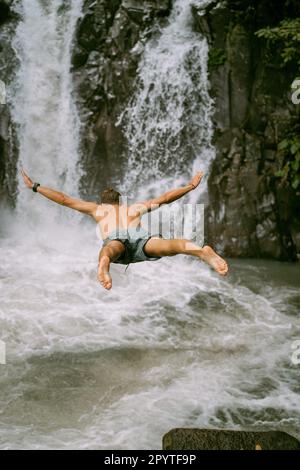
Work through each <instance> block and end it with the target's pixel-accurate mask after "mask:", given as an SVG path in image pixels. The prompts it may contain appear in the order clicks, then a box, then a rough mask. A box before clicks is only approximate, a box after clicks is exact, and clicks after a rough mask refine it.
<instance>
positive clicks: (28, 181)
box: [21, 168, 33, 189]
mask: <svg viewBox="0 0 300 470" xmlns="http://www.w3.org/2000/svg"><path fill="white" fill-rule="evenodd" d="M21 173H22V176H23V181H24V183H25V185H26V186H27V188H29V189H32V188H33V181H32V180H31V179H30V178H29V176H28V175H27V173H25V171H24V170H23V168H22V170H21Z"/></svg>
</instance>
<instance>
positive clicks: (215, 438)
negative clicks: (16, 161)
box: [163, 428, 300, 450]
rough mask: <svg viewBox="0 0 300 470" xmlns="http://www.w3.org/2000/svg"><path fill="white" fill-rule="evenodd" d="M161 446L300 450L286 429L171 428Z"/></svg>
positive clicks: (299, 444) (190, 448) (165, 447)
mask: <svg viewBox="0 0 300 470" xmlns="http://www.w3.org/2000/svg"><path fill="white" fill-rule="evenodd" d="M163 449H164V450H300V442H299V441H298V440H297V439H296V438H294V437H292V436H290V435H289V434H286V433H285V432H279V431H269V432H252V431H224V430H215V429H183V428H177V429H172V430H171V431H169V432H168V433H167V434H165V435H164V436H163Z"/></svg>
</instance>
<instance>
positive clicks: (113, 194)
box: [101, 188, 121, 204]
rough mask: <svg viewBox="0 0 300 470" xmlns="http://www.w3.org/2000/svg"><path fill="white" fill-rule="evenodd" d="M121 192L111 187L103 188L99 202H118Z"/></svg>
mask: <svg viewBox="0 0 300 470" xmlns="http://www.w3.org/2000/svg"><path fill="white" fill-rule="evenodd" d="M120 198H121V194H120V193H119V192H118V191H116V190H115V189H112V188H107V189H104V191H102V193H101V203H102V204H119V203H120Z"/></svg>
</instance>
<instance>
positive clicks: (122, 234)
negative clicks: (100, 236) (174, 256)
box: [103, 228, 162, 264]
mask: <svg viewBox="0 0 300 470" xmlns="http://www.w3.org/2000/svg"><path fill="white" fill-rule="evenodd" d="M152 237H159V238H162V235H161V234H157V235H156V234H155V235H151V234H150V233H149V232H147V231H146V230H145V229H143V228H134V229H130V228H129V229H128V230H126V229H125V230H124V229H119V230H118V229H117V230H114V231H113V232H111V233H110V234H109V236H108V237H107V238H106V239H105V240H103V247H104V246H106V245H108V243H110V242H111V241H114V240H117V241H120V242H122V243H123V245H124V246H125V251H124V253H123V254H122V255H121V256H120V258H118V259H117V260H116V261H114V263H117V264H130V263H139V262H141V261H157V260H158V259H160V258H161V257H160V256H157V257H154V258H150V257H149V256H147V255H146V254H145V252H144V247H145V245H146V243H147V241H148V240H149V239H150V238H152Z"/></svg>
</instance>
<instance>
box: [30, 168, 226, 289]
mask: <svg viewBox="0 0 300 470" xmlns="http://www.w3.org/2000/svg"><path fill="white" fill-rule="evenodd" d="M22 176H23V179H24V183H25V185H26V186H27V187H28V188H29V189H31V190H33V191H34V192H35V193H40V194H41V195H42V196H44V197H46V198H48V199H50V200H51V201H54V202H56V203H57V204H60V205H62V206H66V207H69V208H70V209H74V210H77V211H79V212H82V213H84V214H87V215H90V216H91V217H93V219H94V220H95V221H96V222H97V224H99V227H100V232H101V236H102V238H103V240H104V242H103V247H102V249H101V251H100V254H99V265H98V280H99V282H100V283H101V284H102V286H103V287H104V288H105V289H107V290H110V289H111V287H112V278H111V275H110V272H109V268H110V264H111V263H118V264H126V265H128V264H129V263H138V262H140V261H156V260H158V259H160V258H162V257H164V256H174V255H179V254H184V255H190V256H195V257H197V258H199V259H200V260H201V261H204V262H205V263H207V264H208V265H210V266H211V267H212V268H213V269H214V270H215V271H217V272H218V273H219V274H220V275H221V276H225V275H226V274H227V272H228V265H227V263H226V261H225V260H223V259H222V258H221V257H220V256H219V255H217V253H216V252H215V251H214V250H213V249H212V248H211V247H210V246H204V247H203V248H201V247H200V246H198V245H196V244H194V243H193V242H191V241H190V240H185V239H173V240H169V239H168V240H166V239H163V238H162V236H161V235H160V234H155V235H151V234H150V233H148V232H147V231H146V230H144V229H143V228H142V226H141V218H142V216H143V215H144V214H146V213H147V212H151V211H153V210H155V209H157V208H159V207H160V206H162V205H163V204H170V203H172V202H174V201H176V200H177V199H179V198H181V197H182V196H184V195H185V194H187V193H189V192H190V191H193V190H194V189H196V188H197V186H198V185H199V184H200V182H201V180H202V177H203V173H202V172H198V173H197V174H196V175H195V176H194V177H193V178H192V180H191V181H190V183H189V184H187V185H186V186H184V187H182V188H179V189H173V190H171V191H168V192H167V193H165V194H163V195H162V196H159V197H157V198H154V199H150V200H148V201H144V202H138V203H135V204H132V205H126V204H123V203H122V202H121V194H120V193H119V192H118V191H115V190H114V189H110V188H109V189H105V190H104V191H103V192H102V193H101V202H100V204H96V203H94V202H86V201H82V200H79V199H73V198H71V197H69V196H67V195H66V194H63V193H61V192H59V191H55V190H53V189H50V188H46V187H44V186H41V185H40V184H39V183H34V182H33V181H32V180H31V179H30V178H29V176H28V175H27V174H26V173H25V171H24V170H22Z"/></svg>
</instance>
